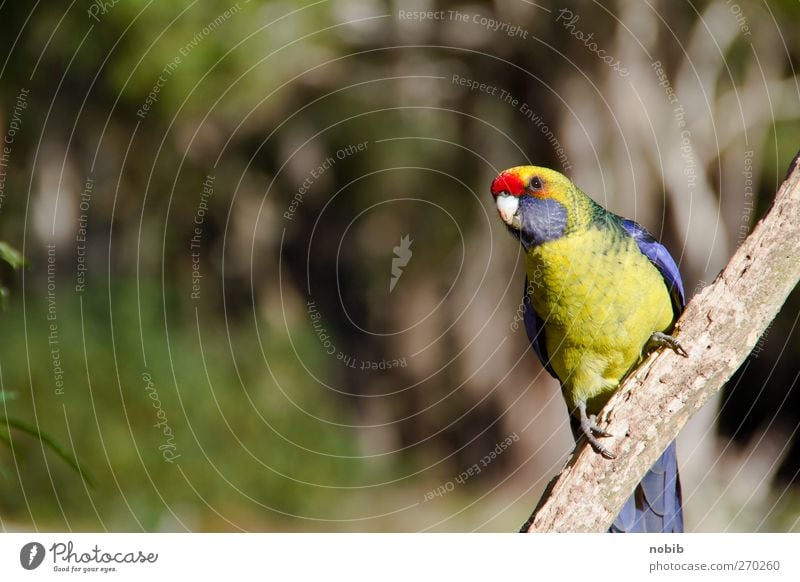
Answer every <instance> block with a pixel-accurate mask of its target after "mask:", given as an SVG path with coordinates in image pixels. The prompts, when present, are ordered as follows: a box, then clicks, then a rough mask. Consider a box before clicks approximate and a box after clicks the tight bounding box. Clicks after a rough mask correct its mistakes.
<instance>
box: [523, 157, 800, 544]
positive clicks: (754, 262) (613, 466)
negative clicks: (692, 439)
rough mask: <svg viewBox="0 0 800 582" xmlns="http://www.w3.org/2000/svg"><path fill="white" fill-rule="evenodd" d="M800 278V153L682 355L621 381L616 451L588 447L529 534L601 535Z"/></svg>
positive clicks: (695, 313)
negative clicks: (609, 454) (604, 454)
mask: <svg viewBox="0 0 800 582" xmlns="http://www.w3.org/2000/svg"><path fill="white" fill-rule="evenodd" d="M798 280H800V153H798V156H797V157H795V159H794V160H793V162H792V166H791V168H790V171H789V174H788V175H787V177H786V180H785V181H784V183H783V185H782V186H781V188H780V190H779V191H778V194H777V196H776V198H775V201H774V202H773V205H772V208H771V209H770V211H769V212H768V213H767V215H766V216H765V217H764V219H763V220H761V221H760V222H759V223H758V224H757V225H756V227H755V229H754V230H753V232H752V233H751V234H750V236H749V237H747V239H746V240H745V241H744V243H743V244H742V246H741V247H739V249H738V250H737V251H736V253H735V254H734V255H733V258H731V260H730V262H729V263H728V266H727V267H726V268H725V270H724V271H723V272H722V273H721V274H720V275H719V276H718V277H717V279H716V280H715V281H714V283H712V284H711V285H709V286H708V287H706V288H705V289H703V290H702V291H701V292H700V293H699V294H698V295H697V296H696V297H695V298H694V299H693V300H692V301H691V302H690V303H689V305H688V306H687V307H686V310H685V311H684V313H683V316H682V317H681V318H680V320H679V321H678V323H677V325H676V333H677V339H678V340H679V341H680V343H681V345H682V346H683V347H684V348H685V349H686V351H687V352H688V353H689V357H688V358H683V357H681V356H678V355H677V354H675V353H673V352H671V351H664V350H661V351H660V352H659V353H657V354H655V355H652V356H650V357H649V358H648V359H647V360H646V361H645V362H644V363H643V364H642V366H640V367H639V368H638V369H637V370H636V371H635V372H634V373H633V374H631V375H630V376H629V377H628V378H627V379H626V380H625V381H624V382H623V383H622V385H621V387H620V389H619V391H618V392H617V393H616V394H615V395H614V396H613V397H612V398H611V400H610V401H609V403H608V405H607V406H606V407H605V408H604V409H603V411H602V413H601V415H600V418H599V419H598V420H599V424H600V425H601V426H604V423H606V422H607V423H608V426H607V427H606V428H607V430H608V431H609V432H611V433H612V434H614V435H617V436H615V437H611V438H608V439H604V442H607V443H608V445H607V446H608V447H609V448H610V449H611V450H612V451H613V452H615V453H616V454H617V458H616V459H615V460H613V461H609V460H607V459H605V458H603V457H602V456H601V455H598V454H597V453H595V452H594V451H593V450H592V449H591V448H590V447H588V446H581V447H580V448H579V449H578V450H577V451H576V453H575V454H573V456H572V457H571V458H570V460H569V461H568V462H567V464H566V466H565V467H564V469H563V471H562V472H561V474H560V475H558V476H557V477H556V478H554V479H553V480H552V481H551V482H550V484H549V485H548V486H547V489H546V490H545V492H544V495H543V496H542V499H541V500H540V501H539V504H538V505H537V507H536V509H535V510H534V512H533V514H532V515H531V517H530V518H529V519H528V521H527V522H526V523H525V525H524V526H523V529H522V531H529V532H602V531H606V530H607V529H608V527H609V526H610V524H611V522H612V521H613V520H614V518H615V517H616V515H617V513H618V512H619V510H620V508H621V507H622V504H623V503H624V502H625V500H626V499H627V498H628V497H629V496H630V494H631V492H632V491H633V489H634V488H635V487H636V484H637V483H638V482H639V481H640V480H641V479H642V477H643V476H644V474H645V473H646V472H647V470H648V469H649V468H650V467H651V466H652V465H653V463H655V461H656V459H658V457H659V456H660V455H661V453H662V452H663V451H664V449H665V448H666V447H667V445H668V444H669V443H670V442H671V441H672V440H673V439H675V437H676V436H677V435H678V432H679V431H680V430H681V428H683V426H684V425H685V424H686V422H687V421H688V420H689V418H690V417H691V416H692V415H693V414H694V413H695V412H697V411H698V410H699V409H700V407H701V406H703V404H705V403H706V401H708V399H709V398H710V397H711V396H712V395H713V394H714V393H716V392H717V391H718V390H719V389H720V388H721V387H722V385H723V384H724V383H725V382H726V381H727V380H728V378H730V376H731V375H732V374H733V372H735V371H736V369H737V368H738V367H739V366H740V365H741V364H742V362H743V361H744V360H745V358H746V357H747V356H748V354H750V351H751V350H752V349H753V347H754V346H755V344H756V342H757V341H758V338H759V337H760V336H761V335H762V334H763V333H764V330H765V329H766V328H767V325H768V324H769V322H770V321H772V319H773V318H774V317H775V315H776V314H777V313H778V311H779V310H780V308H781V306H782V305H783V303H784V301H785V300H786V297H787V296H788V294H789V292H790V291H791V290H792V289H793V288H794V287H795V285H797V282H798Z"/></svg>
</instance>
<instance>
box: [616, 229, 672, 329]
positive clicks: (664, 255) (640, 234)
mask: <svg viewBox="0 0 800 582" xmlns="http://www.w3.org/2000/svg"><path fill="white" fill-rule="evenodd" d="M620 222H621V224H622V228H624V229H625V231H626V232H627V233H628V234H629V235H631V237H633V240H635V241H636V244H637V245H639V250H640V251H642V254H643V255H644V256H646V257H647V258H648V259H650V262H651V263H653V265H654V266H655V267H656V268H657V269H658V270H659V272H660V273H661V276H662V277H664V283H665V284H666V285H667V289H669V295H670V297H671V298H672V307H673V310H674V311H675V315H679V314H680V313H681V312H682V311H683V308H684V306H685V305H686V296H685V294H684V292H683V281H682V280H681V273H680V271H678V265H676V264H675V260H674V259H673V258H672V255H670V254H669V251H668V250H667V249H666V247H665V246H664V245H662V244H661V243H660V242H658V241H657V240H656V239H654V238H653V235H651V234H650V233H649V232H647V229H646V228H645V227H643V226H642V225H640V224H637V223H635V222H634V221H632V220H628V219H626V218H620Z"/></svg>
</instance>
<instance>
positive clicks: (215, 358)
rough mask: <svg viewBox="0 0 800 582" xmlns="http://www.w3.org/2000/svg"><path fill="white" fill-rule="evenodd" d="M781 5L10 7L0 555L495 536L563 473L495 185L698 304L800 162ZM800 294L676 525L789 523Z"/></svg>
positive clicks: (798, 41)
mask: <svg viewBox="0 0 800 582" xmlns="http://www.w3.org/2000/svg"><path fill="white" fill-rule="evenodd" d="M799 24H800V5H798V3H797V2H794V1H793V0H780V1H774V2H769V3H766V2H756V1H755V0H737V1H735V2H731V1H727V0H714V1H699V2H684V1H682V0H681V1H679V2H672V1H670V2H667V1H660V2H658V1H656V2H649V3H647V2H639V1H638V0H618V1H615V2H611V3H608V4H607V5H604V4H601V3H598V2H567V3H564V4H553V3H550V2H528V1H526V0H518V1H517V0H508V1H504V2H499V1H498V2H483V3H478V2H475V3H457V2H453V3H449V2H433V1H429V2H425V1H416V2H408V3H407V2H399V1H397V2H384V1H379V0H370V1H363V0H330V1H324V0H323V1H319V2H313V3H311V2H309V3H306V2H288V1H274V2H273V1H256V0H252V1H249V2H248V1H246V0H240V1H239V2H233V3H232V2H229V1H228V0H213V1H212V0H208V1H204V2H202V3H201V2H187V1H177V2H166V1H156V2H143V1H141V2H140V1H133V0H118V1H117V2H116V3H115V2H113V1H107V2H89V1H88V0H81V1H79V2H75V3H67V2H46V3H45V2H41V3H35V4H34V5H33V6H31V5H30V4H29V3H25V2H5V3H2V4H0V47H2V50H0V139H3V142H2V143H0V156H2V157H0V172H2V174H0V240H2V241H5V242H7V243H8V244H10V245H11V246H13V247H15V248H17V249H18V250H20V251H21V252H22V253H23V254H24V256H25V258H26V259H27V261H28V263H29V265H28V267H27V268H25V269H23V270H18V271H13V270H12V269H11V268H10V267H6V266H4V267H3V270H2V271H0V276H2V283H3V285H4V293H3V297H4V308H3V311H2V313H0V325H1V326H2V328H1V329H2V340H0V390H1V391H2V395H3V398H2V399H0V408H2V410H1V411H0V415H2V417H3V418H6V419H15V420H17V421H20V422H26V423H29V424H30V425H31V426H35V427H38V429H39V430H41V431H44V432H45V433H47V435H49V436H50V437H52V439H53V441H54V442H55V443H56V444H57V445H58V446H60V447H61V448H62V449H63V450H64V454H65V455H66V456H67V457H69V456H74V457H75V459H76V460H77V463H79V465H80V467H81V468H82V469H83V470H84V471H86V472H87V473H88V474H89V475H90V476H91V478H92V483H88V482H86V481H84V480H83V479H82V478H81V476H80V474H79V473H78V472H77V471H75V470H73V469H72V468H71V467H70V466H69V464H68V463H67V462H65V460H64V458H62V457H61V456H59V455H58V454H56V453H55V452H54V451H53V450H52V449H51V448H50V447H48V446H46V445H44V444H43V443H42V442H41V441H40V440H38V439H37V438H34V437H33V436H32V435H31V434H28V433H26V432H24V431H20V430H16V429H13V428H9V427H8V426H0V437H2V442H0V526H1V527H2V529H3V530H6V531H8V530H26V529H38V530H64V529H67V530H108V531H139V530H146V531H183V530H186V529H188V530H211V531H217V530H223V531H229V530H230V531H238V530H248V531H308V530H324V531H350V530H357V531H398V530H399V531H419V530H441V531H472V530H483V531H511V530H514V529H516V528H517V527H518V526H519V525H520V524H521V523H522V522H523V521H524V520H525V518H526V517H527V515H528V514H529V512H530V510H531V509H532V508H533V506H534V505H535V503H536V501H537V499H538V497H539V494H540V493H541V491H542V489H543V488H544V486H545V484H546V483H547V481H548V480H549V478H550V477H552V476H553V475H554V474H555V473H557V472H558V470H559V469H560V467H561V463H563V461H564V459H565V458H566V455H567V454H568V453H569V451H570V449H571V436H570V434H569V429H568V423H567V417H566V409H565V406H564V404H563V403H562V400H561V396H560V392H559V389H558V386H557V384H556V383H555V381H554V380H552V379H551V378H550V377H549V376H548V375H547V374H546V373H543V371H542V369H541V367H540V366H539V364H538V362H537V361H536V358H535V356H534V355H533V354H532V353H531V352H530V351H529V348H528V343H527V339H526V337H525V332H524V329H523V328H522V327H521V326H520V325H519V322H518V320H516V319H515V314H516V310H517V307H518V305H519V302H520V299H521V292H522V285H523V278H524V274H523V270H524V267H523V264H522V260H521V259H522V257H521V254H520V250H519V245H518V244H517V243H516V242H515V241H514V240H513V239H512V238H510V237H509V236H508V235H507V234H506V232H505V229H504V227H503V226H502V224H500V221H499V220H498V219H497V217H496V213H495V210H494V208H493V206H492V201H491V197H490V196H489V194H488V184H489V183H490V181H491V179H492V177H493V176H494V175H495V174H496V173H497V172H498V171H499V170H502V169H504V168H506V167H510V166H514V165H519V164H524V163H534V164H537V165H545V166H550V167H552V168H554V169H556V170H559V171H562V172H564V173H565V174H567V175H568V176H570V177H571V178H572V179H573V180H574V181H575V182H576V183H577V184H578V185H579V186H580V187H582V188H583V189H584V190H585V191H586V192H588V193H589V194H590V195H592V196H593V197H594V198H595V199H596V200H598V201H599V202H601V203H602V204H604V205H605V206H607V207H609V208H610V209H612V210H613V211H615V212H617V213H618V214H622V215H625V216H628V217H631V218H634V219H635V220H637V221H638V222H640V223H642V224H644V225H645V226H646V227H647V228H648V229H650V230H651V232H653V233H654V234H655V235H656V236H657V237H658V238H660V239H661V240H662V241H663V242H664V243H665V244H666V245H667V247H668V248H669V249H670V250H671V251H672V253H673V255H674V256H675V258H676V260H678V262H679V264H680V268H681V272H682V273H683V277H684V281H685V284H686V287H687V292H688V294H689V295H690V296H691V295H693V294H694V293H695V292H696V291H697V290H699V289H700V288H702V287H703V286H704V285H707V284H708V283H710V282H711V281H713V280H714V278H715V277H716V275H717V274H718V273H719V271H720V270H721V269H722V267H724V265H725V263H726V262H727V260H728V258H729V257H730V255H731V254H732V252H733V250H734V249H735V248H736V246H737V245H738V244H739V243H740V242H741V240H743V238H744V237H745V236H746V235H747V233H748V232H749V231H750V230H751V229H752V226H753V225H754V223H755V222H756V221H757V219H758V218H759V217H760V216H762V215H763V214H764V212H766V210H767V209H768V207H769V205H770V202H771V200H772V198H773V196H774V193H775V190H776V188H777V187H778V185H779V184H780V182H781V180H782V178H783V175H784V173H785V171H786V168H787V167H788V165H789V162H790V160H791V159H792V157H793V156H794V154H795V153H796V150H797V149H798V145H799V140H798V139H797V136H798V135H799V133H798V130H800V86H799V84H798V76H797V71H796V66H797V63H798V61H799V60H800V36H798V34H797V31H798V25H799ZM798 315H800V295H798V293H797V292H795V293H794V294H793V295H792V296H791V297H790V299H789V301H788V303H787V304H786V305H785V306H784V308H783V310H782V312H781V313H780V314H779V316H778V318H777V319H776V320H775V322H774V323H773V325H772V326H771V327H770V329H769V331H768V333H767V334H766V335H765V336H764V337H763V338H762V339H761V341H760V342H759V344H758V346H757V348H756V351H755V352H754V353H753V355H751V357H750V358H748V360H747V362H746V363H745V364H744V365H743V367H742V369H741V370H740V371H739V372H738V373H737V374H736V376H735V377H734V378H733V379H732V380H731V382H730V383H729V384H728V386H727V387H726V388H725V390H724V391H723V392H722V393H721V394H720V395H719V396H718V397H717V398H715V399H714V400H713V401H712V402H711V403H709V404H708V405H707V406H706V407H705V409H703V410H702V411H701V412H700V413H699V414H698V415H697V416H696V417H695V418H694V419H693V420H692V422H691V423H690V424H689V425H688V426H687V427H686V429H685V430H684V431H683V433H682V435H681V437H680V444H679V456H680V459H681V470H682V477H683V484H684V498H685V503H686V513H687V527H688V529H690V530H694V531H790V530H794V531H800V495H798V488H797V487H798V484H800V483H798V472H799V471H800V435H798V434H797V427H798V420H799V418H798V417H800V396H798V390H797V379H798V371H799V370H800V366H798V363H797V362H798V361H800V360H799V358H800V337H799V336H798V332H797V320H798Z"/></svg>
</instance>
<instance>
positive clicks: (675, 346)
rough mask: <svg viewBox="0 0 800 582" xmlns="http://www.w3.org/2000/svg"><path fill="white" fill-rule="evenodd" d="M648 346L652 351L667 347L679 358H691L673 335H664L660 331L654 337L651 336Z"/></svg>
mask: <svg viewBox="0 0 800 582" xmlns="http://www.w3.org/2000/svg"><path fill="white" fill-rule="evenodd" d="M647 345H648V347H649V348H650V349H651V350H657V349H658V348H662V347H667V348H669V349H671V350H672V351H673V352H675V353H676V354H678V355H679V356H683V357H684V358H688V357H689V354H688V353H687V352H686V350H684V349H683V346H682V345H681V344H679V343H678V340H676V339H675V338H674V337H672V336H671V335H669V334H666V333H662V332H660V331H657V332H654V333H653V335H651V336H650V339H649V340H648V342H647Z"/></svg>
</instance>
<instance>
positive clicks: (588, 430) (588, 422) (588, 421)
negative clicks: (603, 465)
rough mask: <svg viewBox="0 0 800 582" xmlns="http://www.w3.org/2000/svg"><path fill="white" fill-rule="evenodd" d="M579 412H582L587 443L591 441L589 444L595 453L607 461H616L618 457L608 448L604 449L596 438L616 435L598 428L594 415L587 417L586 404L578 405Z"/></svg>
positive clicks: (582, 431) (583, 431) (582, 430)
mask: <svg viewBox="0 0 800 582" xmlns="http://www.w3.org/2000/svg"><path fill="white" fill-rule="evenodd" d="M578 411H579V412H580V415H581V433H583V436H584V437H586V440H587V441H589V444H590V445H592V448H593V449H594V450H595V452H597V453H600V454H601V455H603V456H604V457H605V458H606V459H615V458H616V457H617V456H616V455H615V454H614V453H612V452H611V451H609V450H608V449H607V448H606V447H604V446H603V445H602V444H601V443H600V441H598V440H597V437H596V436H595V435H597V436H600V437H610V436H614V435H612V434H611V433H610V432H608V431H606V430H603V429H602V428H600V427H599V426H597V416H596V415H594V414H593V415H591V416H587V415H586V403H585V402H579V403H578Z"/></svg>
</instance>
